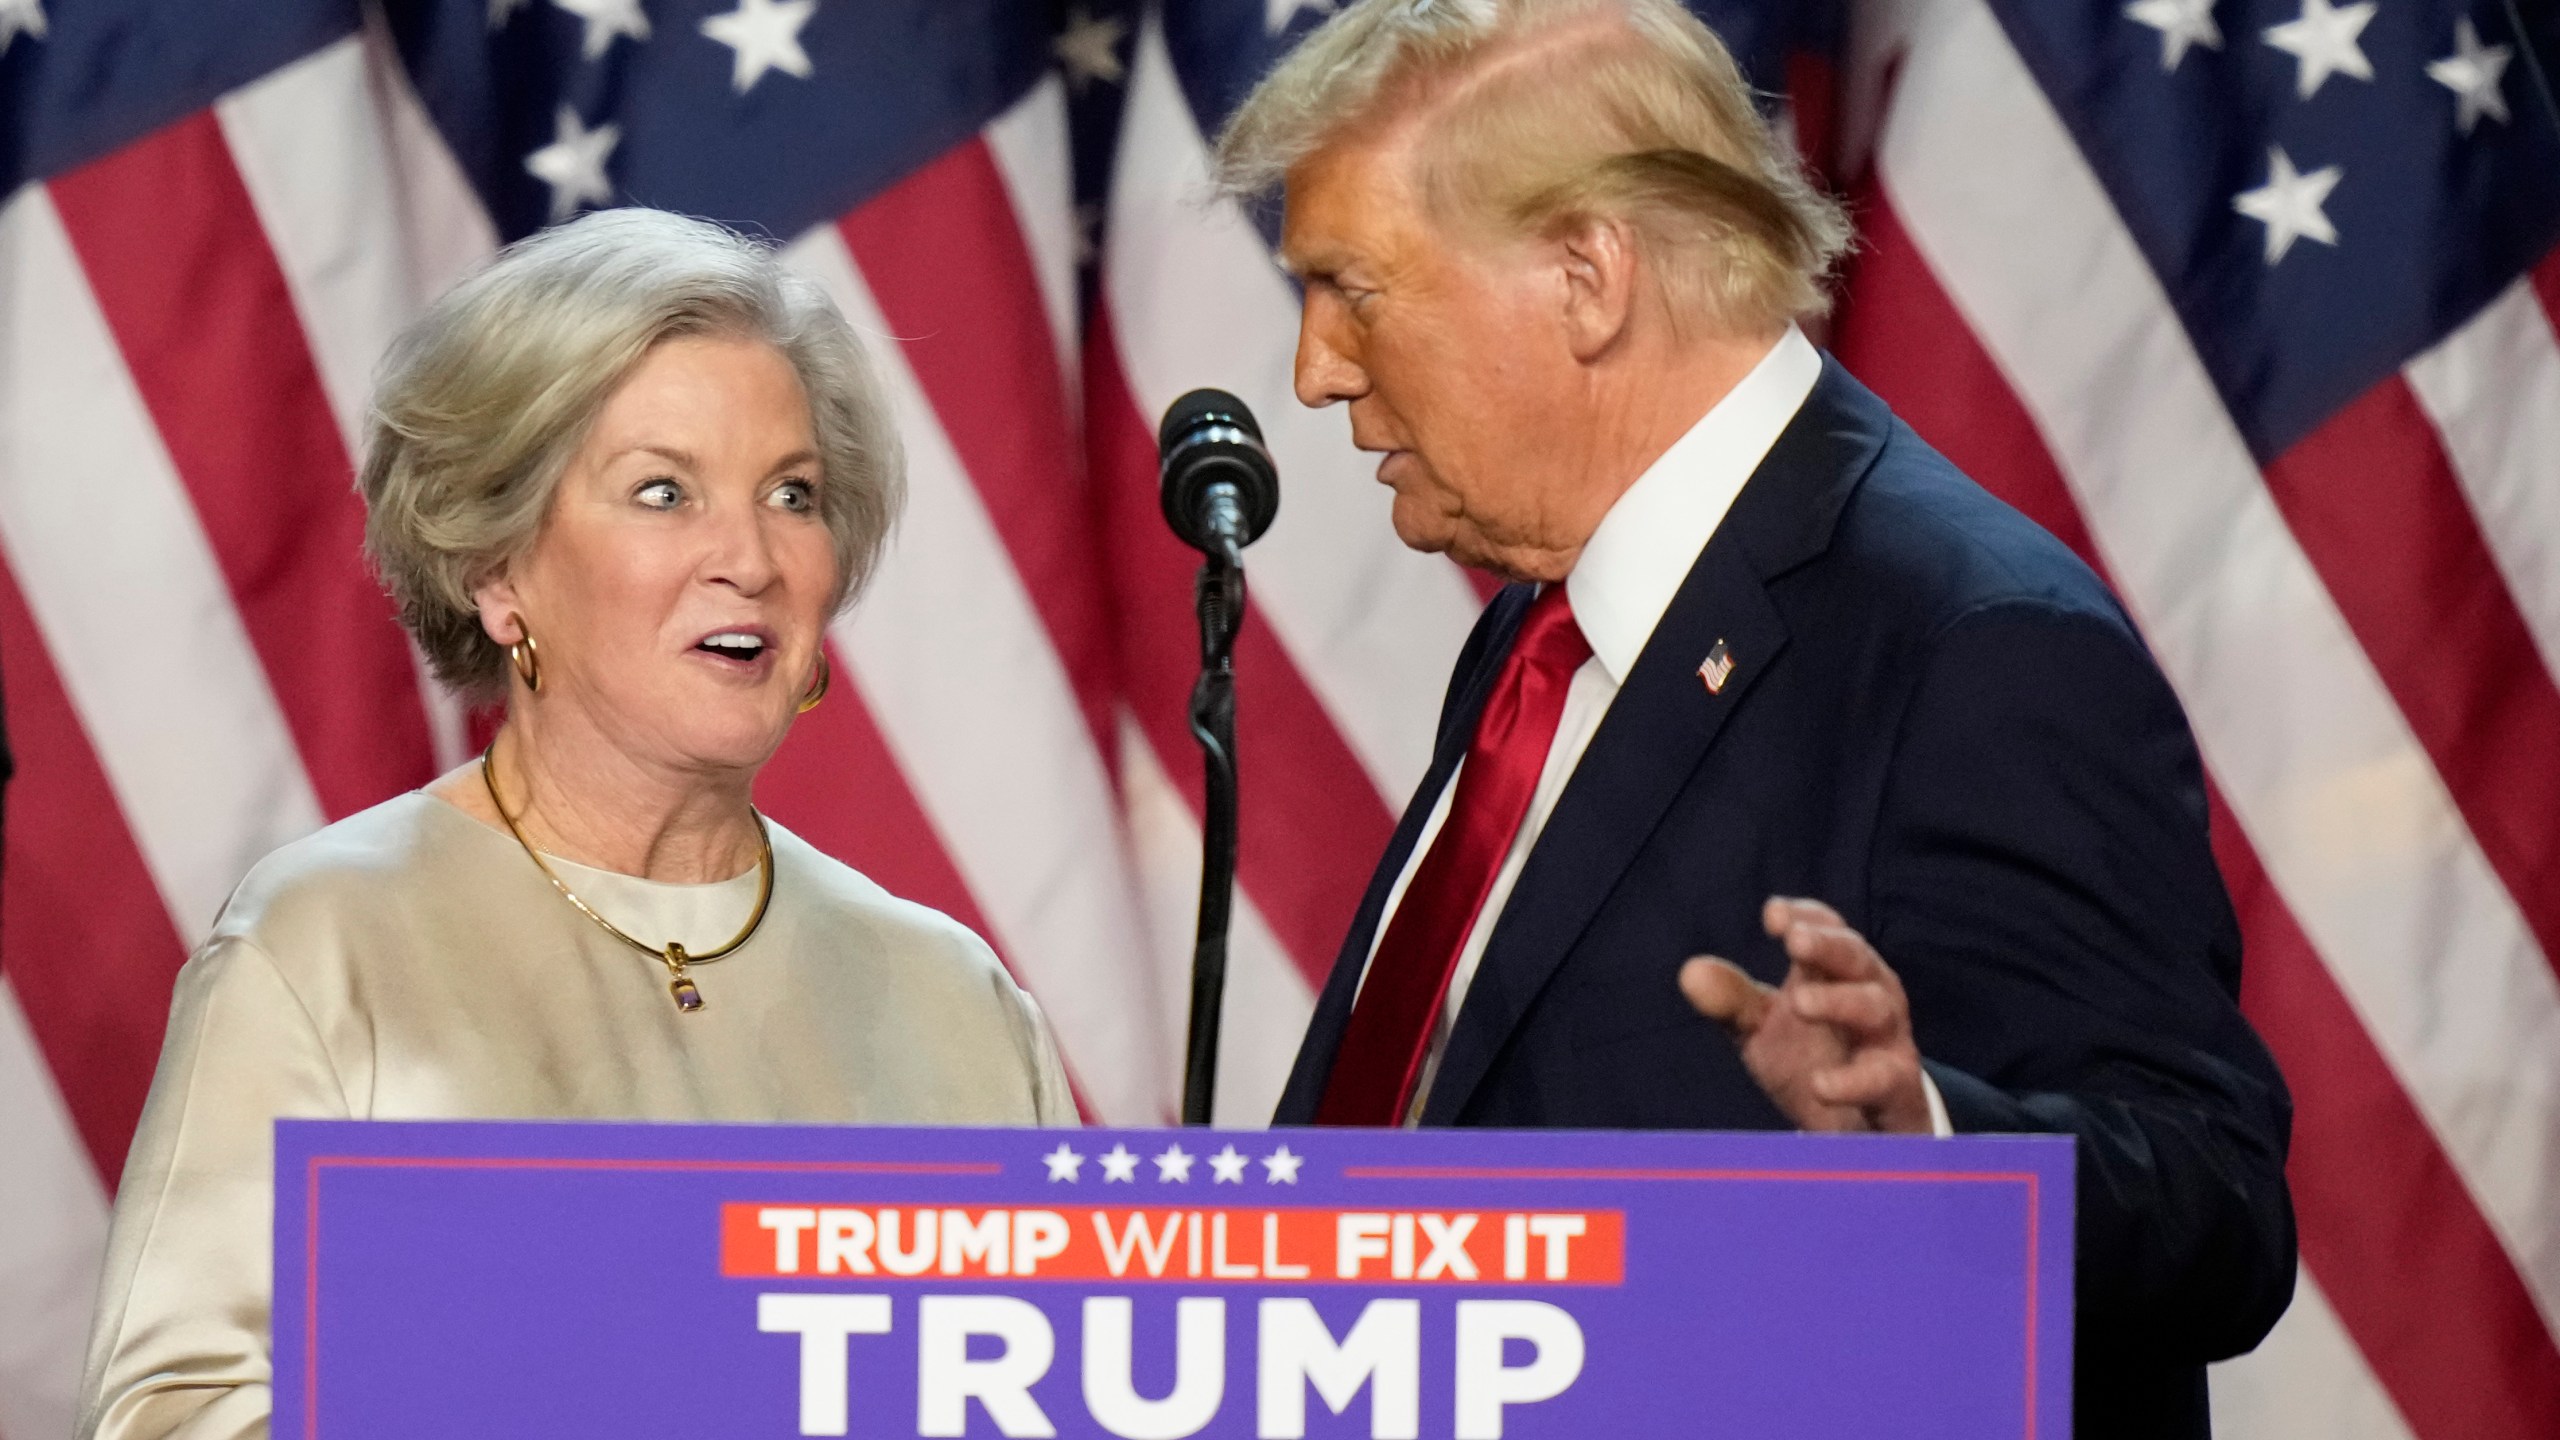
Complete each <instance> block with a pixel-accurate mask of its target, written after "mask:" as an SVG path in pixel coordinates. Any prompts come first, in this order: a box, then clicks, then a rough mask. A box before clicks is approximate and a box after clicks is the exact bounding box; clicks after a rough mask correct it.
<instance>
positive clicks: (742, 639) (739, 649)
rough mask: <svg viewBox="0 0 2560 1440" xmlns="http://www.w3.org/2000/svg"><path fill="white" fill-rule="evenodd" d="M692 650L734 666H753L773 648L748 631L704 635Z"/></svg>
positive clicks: (760, 637)
mask: <svg viewBox="0 0 2560 1440" xmlns="http://www.w3.org/2000/svg"><path fill="white" fill-rule="evenodd" d="M693 648H694V649H696V650H699V651H701V652H702V653H703V654H705V655H708V656H711V657H712V658H713V659H715V660H726V661H728V662H730V663H732V664H735V665H742V666H753V665H754V664H756V662H758V661H760V660H762V659H764V657H765V655H766V653H767V652H769V651H771V650H772V649H773V646H772V645H771V644H769V643H768V642H767V641H766V640H765V638H764V637H763V636H761V635H757V634H753V633H751V632H749V631H745V630H722V631H720V632H718V633H716V634H712V635H705V636H704V637H702V638H701V639H700V640H698V641H696V642H695V643H694V647H693Z"/></svg>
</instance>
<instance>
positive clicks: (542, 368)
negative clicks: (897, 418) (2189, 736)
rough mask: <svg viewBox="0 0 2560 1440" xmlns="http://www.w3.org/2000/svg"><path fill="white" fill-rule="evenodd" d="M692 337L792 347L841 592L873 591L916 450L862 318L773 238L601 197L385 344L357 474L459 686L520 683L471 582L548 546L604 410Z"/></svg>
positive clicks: (437, 654)
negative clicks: (562, 494)
mask: <svg viewBox="0 0 2560 1440" xmlns="http://www.w3.org/2000/svg"><path fill="white" fill-rule="evenodd" d="M679 336H719V337H735V338H740V339H751V340H760V341H763V342H764V343H766V344H769V345H771V346H773V347H774V349H776V350H777V351H779V352H781V354H782V355H783V357H784V358H785V359H787V360H788V361H789V362H790V364H791V368H792V369H793V371H794V372H796V373H797V374H798V375H799V377H800V385H801V389H802V390H803V392H804V393H805V394H806V395H807V397H808V402H809V415H810V419H811V421H812V423H813V426H814V428H815V429H816V431H817V448H818V455H819V464H820V469H821V478H820V481H819V484H818V497H817V498H818V514H819V517H820V519H822V520H823V521H824V522H825V524H826V527H827V533H828V536H829V538H830V540H831V542H832V545H833V548H834V552H835V561H836V585H837V590H836V597H835V604H836V607H837V608H839V609H841V608H842V607H843V606H844V605H845V604H847V603H849V602H850V601H851V599H852V597H853V595H854V593H855V592H856V591H857V590H858V589H860V587H861V584H862V581H863V580H864V579H865V578H866V577H867V576H868V575H869V574H870V571H871V567H872V565H873V564H874V562H875V561H876V560H877V559H878V557H879V553H880V547H881V544H882V542H883V541H884V540H885V539H886V538H887V536H888V533H889V527H890V525H891V524H892V523H893V522H894V521H895V519H896V517H897V513H898V508H899V506H900V504H901V503H902V502H903V501H904V499H905V495H906V460H905V456H904V452H903V451H902V450H901V448H900V446H899V443H898V434H897V429H896V424H895V422H894V420H893V419H892V418H891V415H890V410H889V405H888V400H887V397H886V393H885V392H884V391H883V390H882V389H881V386H880V382H879V379H878V378H877V376H876V375H875V373H874V371H873V368H872V365H871V361H870V359H869V357H868V356H867V355H866V354H865V353H864V351H863V348H862V344H861V342H860V341H859V340H858V339H857V338H856V337H855V335H854V333H853V328H852V327H851V326H850V325H848V324H847V323H846V322H845V319H844V316H843V315H842V314H840V313H839V312H838V311H837V310H836V307H835V304H834V302H832V301H830V300H829V299H828V298H827V296H826V293H825V292H824V291H822V290H820V289H819V288H818V287H817V286H816V285H815V284H814V283H812V282H811V281H809V280H807V279H805V278H803V277H801V276H798V275H795V274H793V273H792V272H791V271H789V270H787V269H785V268H784V267H783V264H782V262H781V260H780V258H779V257H778V256H777V255H775V253H774V251H773V248H772V247H771V246H769V245H766V244H764V243H762V242H760V241H756V240H752V239H749V238H747V237H746V236H743V235H740V234H737V233H736V232H734V231H731V230H727V229H724V228H722V227H721V226H718V225H714V224H712V223H710V222H708V221H703V220H693V219H688V218H685V217H683V216H680V215H671V214H668V213H666V212H664V211H658V210H643V209H623V210H606V211H600V212H598V213H595V214H592V215H587V216H584V217H582V218H580V219H577V220H574V221H571V222H570V223H568V224H566V225H561V226H558V227H556V228H554V229H551V230H546V231H544V232H542V233H541V234H539V235H534V236H531V237H529V238H527V239H524V240H520V241H518V242H517V243H515V244H514V245H512V246H509V247H508V248H507V249H506V250H505V251H503V252H501V253H500V254H499V256H498V257H497V259H496V260H495V261H493V262H492V263H491V264H490V265H489V266H488V267H487V268H485V269H483V270H481V271H480V272H479V273H478V274H476V275H473V276H472V277H470V278H469V279H467V280H465V281H463V282H462V283H461V284H459V285H457V286H455V287H454V288H453V289H452V290H451V291H449V292H447V293H446V294H445V296H444V298H442V299H441V300H438V301H437V302H436V303H435V305H434V306H433V307H431V308H430V309H429V310H428V311H427V313H426V315H425V316H423V317H422V318H420V319H419V320H418V322H417V323H416V324H414V325H411V326H410V327H409V328H408V330H407V331H406V332H404V333H403V334H402V335H401V336H400V338H399V339H398V340H397V341H396V342H394V343H393V345H392V348H391V352H390V354H389V355H388V356H387V357H386V358H385V359H384V361H383V365H382V370H381V374H380V376H379V377H378V381H377V383H376V386H375V393H374V400H373V408H372V413H371V416H370V419H369V422H368V426H367V429H368V433H367V436H366V442H365V456H364V466H363V469H362V471H361V473H360V474H359V476H358V478H357V484H358V488H359V489H360V490H361V491H362V492H363V494H364V502H365V552H366V554H367V555H369V556H370V557H371V558H372V560H373V564H374V568H375V569H376V571H377V572H379V574H380V575H381V577H382V580H383V584H384V585H385V587H386V588H388V589H389V590H390V592H391V597H392V599H393V600H394V601H395V602H396V603H397V604H398V606H399V610H400V621H401V623H402V624H403V625H405V626H407V627H408V629H409V633H410V634H411V635H413V636H415V637H416V638H417V641H418V646H419V648H420V649H421V650H422V651H423V652H425V655H426V658H427V661H428V664H429V665H430V666H431V667H432V668H433V669H434V671H435V673H436V675H437V677H438V678H439V679H441V680H443V681H444V682H445V683H446V684H448V685H451V686H453V687H454V688H455V689H457V690H460V691H462V692H464V693H465V694H467V695H473V696H486V695H490V694H493V693H495V692H497V691H499V690H500V689H501V688H502V686H503V684H504V680H505V673H506V672H505V669H504V667H505V664H506V652H505V651H504V650H503V649H501V648H500V647H499V645H498V644H497V642H496V641H494V640H491V639H490V638H489V636H488V633H487V632H486V631H485V630H483V629H482V628H481V625H480V622H479V618H478V609H477V606H476V604H475V602H474V600H473V598H472V592H473V590H475V589H476V588H478V586H479V585H481V584H482V583H483V582H485V581H486V580H487V579H488V578H489V577H490V576H491V575H493V574H495V573H496V572H497V570H498V569H499V568H500V567H502V566H503V565H504V564H505V563H506V562H507V561H509V560H511V559H514V558H516V557H518V556H521V555H522V554H523V553H524V552H525V550H526V549H527V548H528V547H530V546H531V545H532V544H533V541H534V537H535V535H536V534H537V533H538V532H539V531H540V529H541V525H542V518H543V516H544V515H545V514H546V513H547V512H548V511H549V509H550V505H551V496H552V493H553V491H554V490H555V489H557V487H558V485H559V482H560V477H561V475H562V473H563V472H564V471H566V470H567V468H568V466H569V462H570V460H571V458H572V457H573V456H575V455H576V453H577V450H578V447H579V445H581V444H582V443H584V441H585V439H586V434H587V430H588V428H589V427H590V426H591V425H592V424H593V423H594V421H595V418H596V415H597V413H598V412H599V411H601V410H602V409H603V408H604V406H605V402H606V401H608V400H609V399H611V398H612V396H613V393H614V392H615V391H616V390H618V389H619V388H621V385H622V382H623V380H624V378H625V377H627V376H628V375H629V374H630V373H631V371H632V369H633V367H635V366H637V365H638V364H639V363H640V361H641V358H642V357H643V356H645V355H647V354H648V353H649V350H650V347H652V346H654V345H656V344H658V343H659V342H660V341H662V340H668V339H673V338H676V337H679Z"/></svg>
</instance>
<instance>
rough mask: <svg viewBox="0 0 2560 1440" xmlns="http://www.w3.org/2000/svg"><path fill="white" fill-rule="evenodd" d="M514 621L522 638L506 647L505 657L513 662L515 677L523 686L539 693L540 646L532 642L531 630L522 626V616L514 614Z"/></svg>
mask: <svg viewBox="0 0 2560 1440" xmlns="http://www.w3.org/2000/svg"><path fill="white" fill-rule="evenodd" d="M515 622H516V633H517V634H519V635H522V636H523V637H524V638H523V639H521V640H518V641H517V642H516V643H514V644H513V645H510V646H508V647H507V659H509V660H510V661H512V662H514V664H515V667H516V678H517V679H519V680H521V681H523V682H524V688H526V689H527V690H531V691H533V692H534V693H536V694H540V693H541V692H542V647H541V646H539V645H536V644H534V643H533V632H532V631H530V630H527V629H526V628H525V627H524V617H523V616H521V615H518V616H516V617H515Z"/></svg>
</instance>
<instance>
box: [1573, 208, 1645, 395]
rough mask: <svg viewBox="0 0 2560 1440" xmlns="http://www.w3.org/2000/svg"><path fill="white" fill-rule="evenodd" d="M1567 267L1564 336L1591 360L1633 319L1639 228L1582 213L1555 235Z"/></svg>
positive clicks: (1578, 356)
mask: <svg viewBox="0 0 2560 1440" xmlns="http://www.w3.org/2000/svg"><path fill="white" fill-rule="evenodd" d="M1555 244H1556V248H1557V259H1558V263H1559V264H1561V265H1562V267H1563V271H1564V327H1565V341H1566V343H1567V344H1568V345H1569V346H1571V347H1572V351H1573V358H1574V359H1576V360H1580V361H1584V362H1586V363H1587V362H1589V361H1592V360H1596V359H1598V358H1600V357H1601V356H1602V355H1604V354H1606V353H1607V352H1608V350H1609V348H1610V347H1611V346H1613V345H1615V344H1617V343H1618V341H1619V339H1620V338H1621V337H1622V336H1624V335H1625V334H1626V332H1627V328H1628V326H1629V325H1630V324H1631V323H1633V321H1634V319H1635V309H1636V278H1637V277H1636V271H1637V266H1638V261H1637V255H1636V236H1635V230H1634V228H1633V227H1632V226H1630V225H1628V224H1627V223H1626V222H1625V221H1623V220H1615V219H1607V218H1603V217H1599V216H1579V217H1576V218H1574V219H1572V220H1570V221H1568V222H1566V224H1565V226H1564V227H1563V228H1562V229H1560V230H1558V231H1557V232H1556V234H1555Z"/></svg>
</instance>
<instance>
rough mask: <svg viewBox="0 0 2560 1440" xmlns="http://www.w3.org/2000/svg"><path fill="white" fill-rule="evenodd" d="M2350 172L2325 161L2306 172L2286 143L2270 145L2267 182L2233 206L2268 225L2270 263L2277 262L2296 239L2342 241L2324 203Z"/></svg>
mask: <svg viewBox="0 0 2560 1440" xmlns="http://www.w3.org/2000/svg"><path fill="white" fill-rule="evenodd" d="M2346 173H2347V172H2346V171H2345V169H2343V168H2342V167H2340V166H2336V165H2324V166H2322V167H2320V168H2319V169H2317V170H2314V171H2312V172H2311V173H2310V174H2308V175H2305V174H2303V173H2301V172H2300V171H2298V170H2295V169H2294V168H2293V157H2292V156H2289V155H2287V154H2285V153H2284V147H2283V146H2281V145H2276V146H2270V147H2269V148H2268V150H2267V183H2266V184H2264V185H2261V186H2259V187H2258V188H2257V189H2255V190H2243V191H2241V192H2240V193H2239V195H2237V196H2235V197H2234V198H2233V199H2232V201H2231V208H2232V209H2234V210H2237V211H2239V212H2240V213H2241V214H2243V215H2246V216H2248V217H2249V218H2250V219H2252V220H2255V221H2257V222H2258V223H2259V224H2261V225H2264V226H2266V227H2267V263H2268V264H2270V265H2273V264H2274V263H2276V262H2277V261H2279V260H2282V259H2283V258H2284V252H2286V251H2287V250H2290V249H2292V248H2293V242H2294V241H2296V240H2306V239H2307V240H2317V241H2319V242H2320V243H2321V244H2323V245H2335V244H2337V243H2338V227H2336V226H2334V225H2332V224H2330V223H2329V217H2328V215H2327V213H2325V212H2324V211H2322V210H2321V208H2320V207H2321V206H2322V205H2324V204H2326V203H2327V202H2328V199H2329V192H2330V191H2332V190H2335V189H2337V188H2338V181H2339V180H2340V179H2342V178H2344V177H2345V175H2346Z"/></svg>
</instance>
